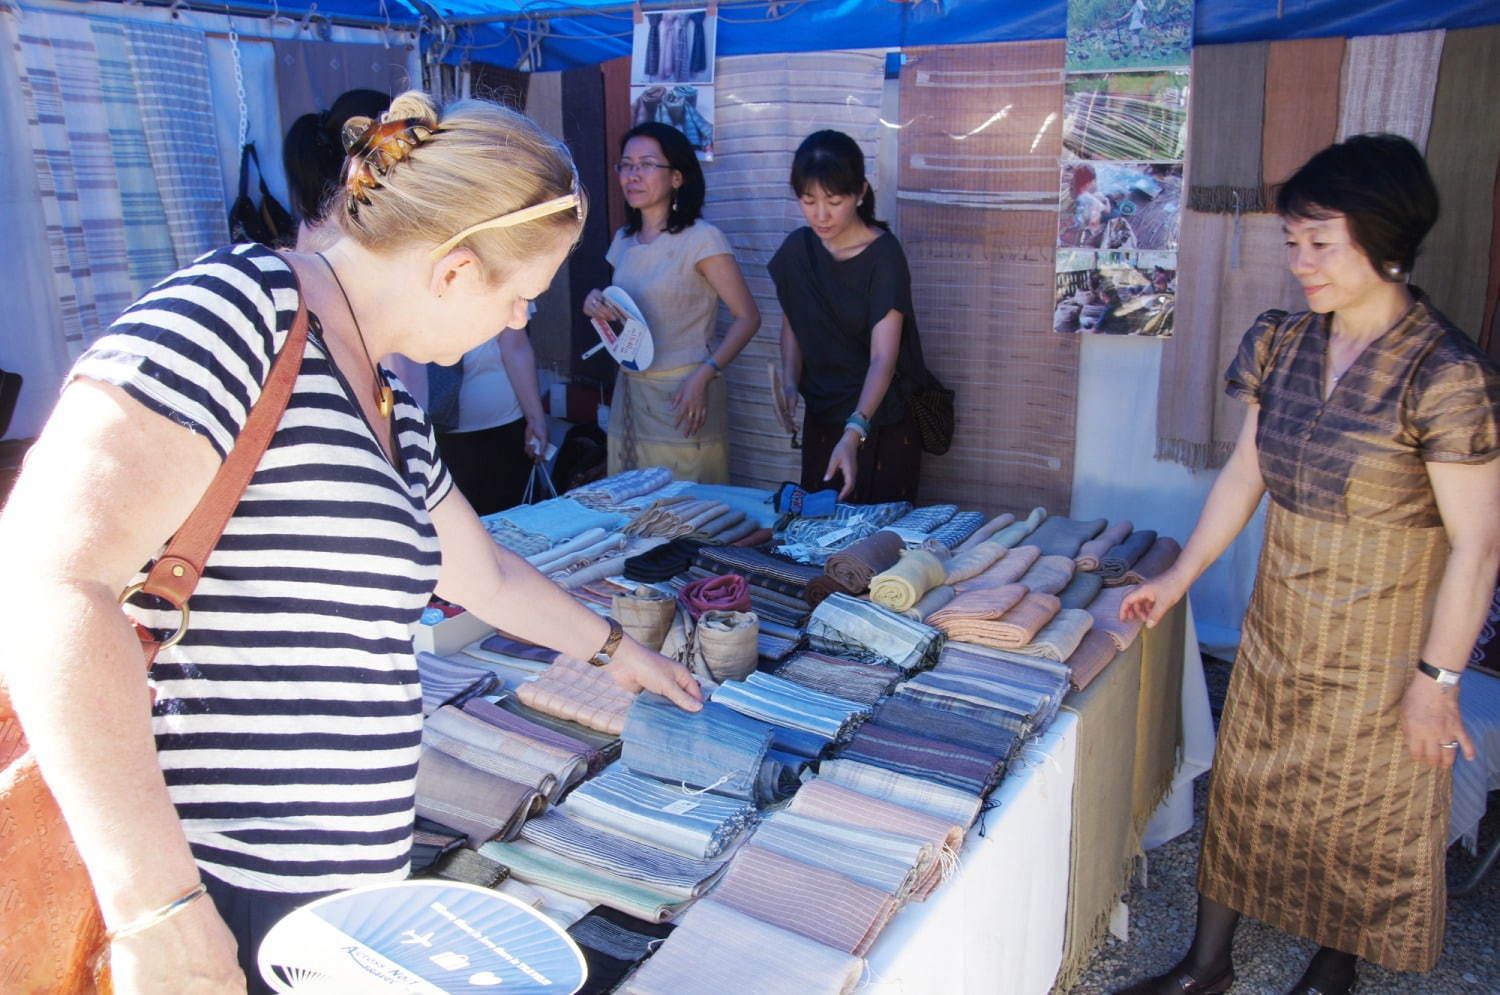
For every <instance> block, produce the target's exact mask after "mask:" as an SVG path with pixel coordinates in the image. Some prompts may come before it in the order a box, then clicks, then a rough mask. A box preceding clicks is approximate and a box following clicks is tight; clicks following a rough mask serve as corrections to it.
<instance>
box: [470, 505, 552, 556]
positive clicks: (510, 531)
mask: <svg viewBox="0 0 1500 995" xmlns="http://www.w3.org/2000/svg"><path fill="white" fill-rule="evenodd" d="M479 524H480V525H483V526H484V530H485V531H486V532H488V533H489V534H490V538H491V539H493V540H495V545H497V546H504V547H505V548H506V549H508V550H510V551H511V552H512V553H515V554H516V555H517V556H534V555H536V554H537V553H545V552H546V551H547V550H549V549H551V548H552V547H553V546H555V545H557V543H556V542H554V541H553V540H552V539H551V538H549V537H547V536H544V535H541V534H540V533H537V532H528V531H526V530H525V529H521V528H517V527H516V526H514V525H512V524H511V523H510V522H507V521H506V520H505V519H503V518H501V517H500V516H499V515H485V516H484V517H483V518H481V519H480V520H479Z"/></svg>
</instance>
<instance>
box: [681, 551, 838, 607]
mask: <svg viewBox="0 0 1500 995" xmlns="http://www.w3.org/2000/svg"><path fill="white" fill-rule="evenodd" d="M693 562H694V563H695V564H696V565H697V566H700V567H702V568H703V569H705V570H707V571H708V572H709V573H714V574H728V573H736V574H739V575H741V576H742V577H744V578H745V579H746V580H747V581H749V582H750V584H751V585H752V586H755V587H764V588H768V589H769V590H773V591H778V592H780V593H781V594H786V595H790V596H791V597H794V598H800V597H801V596H802V592H803V590H804V589H805V588H806V587H807V582H808V581H810V580H812V579H813V578H814V577H816V576H818V575H819V574H821V573H822V572H823V571H822V570H820V569H819V568H817V567H810V566H806V565H804V564H800V563H793V562H792V561H791V560H788V559H786V558H784V557H780V556H774V555H772V554H770V553H762V552H760V551H759V550H755V549H747V548H744V547H740V546H704V547H702V548H700V549H699V550H698V552H697V554H696V555H695V556H694V557H693Z"/></svg>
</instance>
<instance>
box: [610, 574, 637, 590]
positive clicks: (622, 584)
mask: <svg viewBox="0 0 1500 995" xmlns="http://www.w3.org/2000/svg"><path fill="white" fill-rule="evenodd" d="M604 583H606V584H610V585H612V586H614V587H618V588H619V589H620V590H622V591H634V590H635V589H636V588H638V587H641V586H642V585H640V584H637V583H636V582H635V581H633V580H626V579H625V575H624V574H616V575H615V576H613V577H606V578H604Z"/></svg>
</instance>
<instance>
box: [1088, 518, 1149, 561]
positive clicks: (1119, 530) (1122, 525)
mask: <svg viewBox="0 0 1500 995" xmlns="http://www.w3.org/2000/svg"><path fill="white" fill-rule="evenodd" d="M1134 531H1135V526H1134V525H1133V524H1131V522H1130V519H1128V518H1122V519H1119V520H1118V521H1114V522H1110V523H1109V525H1108V526H1106V527H1105V529H1104V531H1102V532H1100V533H1099V534H1098V535H1096V536H1094V537H1093V538H1092V539H1090V540H1089V541H1088V542H1086V543H1084V544H1083V545H1082V546H1080V547H1078V554H1077V561H1078V569H1079V570H1087V571H1094V570H1098V569H1099V558H1100V557H1101V556H1104V555H1105V554H1106V553H1108V552H1109V551H1110V550H1111V549H1114V548H1115V547H1116V546H1117V545H1119V544H1120V543H1122V542H1124V541H1125V540H1126V539H1128V538H1129V537H1130V533H1131V532H1134Z"/></svg>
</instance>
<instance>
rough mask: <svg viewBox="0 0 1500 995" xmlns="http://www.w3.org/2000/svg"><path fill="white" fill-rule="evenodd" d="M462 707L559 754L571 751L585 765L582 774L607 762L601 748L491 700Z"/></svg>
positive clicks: (487, 721)
mask: <svg viewBox="0 0 1500 995" xmlns="http://www.w3.org/2000/svg"><path fill="white" fill-rule="evenodd" d="M463 710H464V711H465V712H468V713H469V714H470V715H473V716H474V717H475V718H479V719H483V720H484V721H485V722H486V723H488V724H489V725H492V726H494V727H496V728H498V729H501V730H504V731H506V732H509V733H513V734H515V735H517V736H522V737H524V738H525V739H527V740H528V741H530V742H531V743H532V744H539V745H543V746H548V747H551V748H552V749H554V750H556V751H558V753H559V755H561V754H565V753H566V754H571V755H573V756H575V757H577V758H578V762H579V763H581V764H582V765H583V767H584V772H585V776H592V775H594V774H597V773H599V771H600V770H602V769H604V765H605V764H606V763H608V761H607V760H606V759H605V758H604V751H602V750H600V749H599V748H598V747H596V746H594V745H593V744H591V743H587V742H585V741H583V740H581V739H576V738H574V737H572V736H569V735H567V734H566V733H563V732H559V731H557V730H556V729H550V728H548V727H547V726H544V725H538V724H537V723H535V722H531V721H528V720H527V719H523V718H522V717H521V716H519V715H516V714H515V713H513V712H508V711H506V710H505V709H503V708H501V707H500V706H498V705H495V704H493V703H492V702H488V701H485V700H483V699H474V700H472V701H468V702H465V703H464V706H463Z"/></svg>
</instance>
